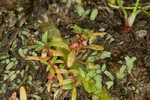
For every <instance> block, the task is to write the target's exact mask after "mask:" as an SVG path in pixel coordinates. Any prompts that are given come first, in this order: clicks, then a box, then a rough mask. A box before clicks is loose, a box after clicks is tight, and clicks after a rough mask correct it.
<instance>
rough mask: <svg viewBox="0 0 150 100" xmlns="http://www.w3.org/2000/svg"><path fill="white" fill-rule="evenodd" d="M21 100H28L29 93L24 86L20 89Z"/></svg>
mask: <svg viewBox="0 0 150 100" xmlns="http://www.w3.org/2000/svg"><path fill="white" fill-rule="evenodd" d="M20 100H27V93H26V90H25V88H24V87H23V86H21V87H20Z"/></svg>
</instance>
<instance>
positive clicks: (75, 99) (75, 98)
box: [71, 87, 77, 100]
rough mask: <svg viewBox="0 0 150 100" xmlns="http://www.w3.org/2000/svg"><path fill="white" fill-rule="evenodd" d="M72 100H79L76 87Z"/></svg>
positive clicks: (73, 90)
mask: <svg viewBox="0 0 150 100" xmlns="http://www.w3.org/2000/svg"><path fill="white" fill-rule="evenodd" d="M71 100H77V90H76V87H73V89H72V98H71Z"/></svg>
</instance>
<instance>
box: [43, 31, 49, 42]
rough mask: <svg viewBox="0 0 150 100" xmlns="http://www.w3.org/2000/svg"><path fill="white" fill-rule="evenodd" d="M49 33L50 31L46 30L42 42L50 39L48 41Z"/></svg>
mask: <svg viewBox="0 0 150 100" xmlns="http://www.w3.org/2000/svg"><path fill="white" fill-rule="evenodd" d="M47 35H48V32H47V31H46V32H44V34H43V35H42V42H45V43H47V42H48V41H47V39H48V38H47Z"/></svg>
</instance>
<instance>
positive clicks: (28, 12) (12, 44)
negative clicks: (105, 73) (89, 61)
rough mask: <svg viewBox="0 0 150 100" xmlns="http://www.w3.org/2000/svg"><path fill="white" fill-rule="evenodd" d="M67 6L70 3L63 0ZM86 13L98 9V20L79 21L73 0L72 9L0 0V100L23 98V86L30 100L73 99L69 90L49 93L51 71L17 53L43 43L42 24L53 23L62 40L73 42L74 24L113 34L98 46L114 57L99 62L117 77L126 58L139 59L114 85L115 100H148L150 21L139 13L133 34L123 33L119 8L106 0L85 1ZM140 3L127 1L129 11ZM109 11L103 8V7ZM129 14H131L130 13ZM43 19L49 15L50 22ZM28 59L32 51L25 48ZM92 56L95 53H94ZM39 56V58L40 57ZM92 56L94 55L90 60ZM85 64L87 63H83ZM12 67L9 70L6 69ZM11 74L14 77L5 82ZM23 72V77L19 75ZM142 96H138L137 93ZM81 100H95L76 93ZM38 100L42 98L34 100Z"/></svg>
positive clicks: (52, 0)
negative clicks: (20, 89)
mask: <svg viewBox="0 0 150 100" xmlns="http://www.w3.org/2000/svg"><path fill="white" fill-rule="evenodd" d="M64 1H67V0H64ZM82 2H83V3H82V5H83V7H84V8H85V9H94V8H97V9H98V15H97V17H96V19H95V20H94V21H91V20H90V18H89V17H90V15H87V16H84V17H80V16H79V15H78V13H77V11H76V10H75V9H76V7H77V6H76V5H77V4H76V3H75V0H72V3H71V6H69V4H68V3H66V2H63V0H62V1H61V0H36V1H34V0H33V1H32V0H25V1H24V0H20V1H19V0H11V1H9V0H1V1H0V90H2V91H0V93H1V94H0V99H1V100H16V99H10V97H11V96H12V94H13V93H14V92H16V93H17V97H19V88H20V86H22V85H24V86H25V88H26V91H27V93H28V98H29V100H54V95H57V98H58V99H56V98H55V100H70V99H71V90H63V89H61V88H59V87H57V88H56V87H55V88H52V89H51V92H50V93H48V92H47V91H46V83H47V81H48V80H47V78H46V77H47V72H46V69H45V67H44V66H43V65H41V63H39V62H38V61H27V60H25V59H24V58H23V57H21V56H20V54H19V49H20V48H22V49H27V48H28V47H29V46H31V45H34V43H35V41H36V40H41V36H42V31H41V28H43V27H45V26H46V24H45V25H41V24H40V21H41V20H42V21H43V20H48V19H47V18H49V19H52V21H53V22H52V23H53V24H55V26H56V27H57V28H58V29H59V31H60V33H61V37H62V38H63V39H69V38H72V37H73V36H75V35H76V34H75V33H74V32H73V31H72V29H71V28H70V25H75V24H76V25H78V26H80V27H82V28H86V29H92V30H94V32H99V31H101V32H104V33H107V34H109V36H110V38H108V35H105V36H104V38H97V40H96V41H95V44H100V45H103V46H104V48H105V50H106V51H109V52H110V53H111V57H110V58H107V59H104V60H99V59H97V60H96V61H95V63H99V62H102V63H105V64H106V65H107V66H108V67H107V69H108V70H109V71H110V72H112V73H113V72H116V71H117V70H118V69H120V67H121V66H122V65H123V64H125V62H124V61H125V59H124V58H125V57H126V56H129V57H136V61H135V63H134V67H133V69H132V73H131V75H130V74H128V76H127V79H125V80H121V81H120V80H118V79H115V80H114V85H113V87H112V88H111V89H109V90H108V91H109V93H110V94H111V95H112V97H114V98H115V100H150V96H149V95H150V16H149V15H147V14H145V13H144V12H141V13H140V14H139V15H138V16H137V17H136V19H135V22H134V24H133V26H132V27H131V30H130V31H129V32H124V31H123V27H124V16H123V13H122V11H121V10H120V9H114V8H111V7H110V6H109V5H108V3H107V2H106V1H105V0H82ZM135 2H136V0H129V1H128V2H125V5H126V6H133V5H134V4H135ZM147 4H150V1H149V0H141V2H140V5H147ZM106 7H107V8H108V9H105V8H106ZM129 13H131V12H130V10H129ZM45 15H48V17H46V16H45ZM26 52H27V53H26V54H28V55H32V54H33V55H34V51H32V50H31V51H30V50H28V49H27V51H26ZM90 52H92V51H90ZM37 55H40V54H37ZM88 56H90V54H89V55H88ZM84 60H85V59H84ZM10 63H11V64H12V63H13V66H14V67H13V68H11V69H10V70H6V67H8V64H10ZM10 73H12V74H11V75H14V73H16V74H15V75H16V76H15V78H12V79H8V78H6V77H7V76H8V75H9V74H10ZM17 73H22V74H23V75H20V74H17ZM136 90H137V91H138V93H137V91H136ZM77 91H78V92H77V94H78V97H77V100H92V97H91V94H89V93H87V92H86V91H85V90H84V88H83V87H78V88H77ZM36 96H37V98H38V97H39V98H41V99H34V98H35V97H36Z"/></svg>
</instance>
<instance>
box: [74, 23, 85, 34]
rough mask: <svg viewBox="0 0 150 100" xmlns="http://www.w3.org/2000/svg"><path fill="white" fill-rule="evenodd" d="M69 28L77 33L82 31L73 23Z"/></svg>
mask: <svg viewBox="0 0 150 100" xmlns="http://www.w3.org/2000/svg"><path fill="white" fill-rule="evenodd" d="M71 28H72V29H73V32H75V33H77V34H81V33H82V31H83V29H82V28H81V27H80V26H78V25H73V26H72V27H71Z"/></svg>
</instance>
